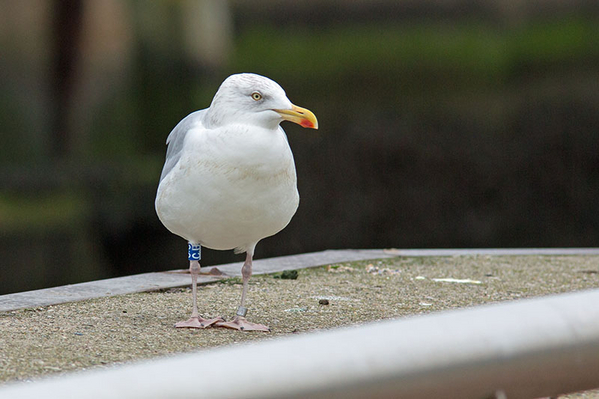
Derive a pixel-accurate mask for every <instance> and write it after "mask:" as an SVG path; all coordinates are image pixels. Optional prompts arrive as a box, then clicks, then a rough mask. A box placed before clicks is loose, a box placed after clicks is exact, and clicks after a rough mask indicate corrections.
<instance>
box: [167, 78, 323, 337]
mask: <svg viewBox="0 0 599 399" xmlns="http://www.w3.org/2000/svg"><path fill="white" fill-rule="evenodd" d="M283 120H289V121H292V122H295V123H299V124H301V125H302V126H304V127H311V128H317V121H316V117H315V116H314V114H312V113H311V112H310V111H308V110H306V109H304V108H300V107H297V106H295V105H293V104H292V103H291V102H290V101H289V99H287V97H286V95H285V92H284V91H283V89H282V88H281V87H280V86H279V85H278V84H277V83H275V82H273V81H272V80H270V79H268V78H265V77H263V76H259V75H255V74H237V75H232V76H230V77H228V78H227V79H226V80H225V81H224V82H223V83H222V85H221V87H220V88H219V90H218V92H217V93H216V95H215V96H214V99H213V100H212V103H211V105H210V108H207V109H203V110H201V111H196V112H193V113H192V114H190V115H188V116H187V117H186V118H184V119H183V120H182V121H181V122H179V124H177V126H176V127H175V128H174V129H173V131H172V132H171V133H170V135H169V136H168V139H167V144H168V149H167V154H166V161H165V164H164V168H163V171H162V175H161V177H160V184H159V186H158V192H157V195H156V212H157V214H158V217H159V218H160V220H161V221H162V223H163V224H164V225H165V226H166V227H167V228H168V229H169V230H170V231H171V232H173V233H174V234H177V235H179V236H181V237H183V238H185V239H186V240H187V241H189V242H190V243H192V244H201V245H203V246H205V247H208V248H212V249H219V250H226V249H235V250H236V252H247V257H246V262H245V264H244V267H243V270H242V272H243V275H244V291H243V294H242V304H241V306H240V309H241V310H239V311H238V315H237V317H236V319H235V320H234V322H235V321H237V322H238V323H237V324H236V325H235V326H233V325H223V324H231V323H222V322H219V321H218V320H216V321H212V320H204V319H202V320H204V322H208V321H212V323H210V324H215V323H216V324H217V325H223V326H225V327H231V328H238V327H236V326H237V325H238V324H240V322H241V324H244V323H245V324H244V325H241V329H252V328H251V327H252V326H251V324H253V323H249V322H247V321H245V318H244V317H243V316H245V311H246V310H244V309H245V308H244V299H245V292H246V291H247V280H249V275H251V261H252V256H253V251H254V248H255V246H256V244H257V243H258V241H260V240H261V239H263V238H265V237H268V236H271V235H273V234H276V233H277V232H279V231H281V230H282V229H283V228H284V227H285V226H287V224H288V223H289V221H290V220H291V218H292V216H293V215H294V214H295V211H296V210H297V207H298V204H299V194H298V191H297V179H296V172H295V164H294V160H293V154H292V153H291V149H290V147H289V143H288V141H287V136H286V135H285V132H284V131H283V129H282V128H281V127H280V126H279V123H280V122H281V121H283ZM194 269H197V270H194ZM190 270H191V272H192V277H196V278H197V273H196V272H199V264H198V265H194V264H193V261H192V262H191V263H190ZM246 274H247V275H248V276H247V278H246ZM194 305H195V278H194ZM194 308H195V306H194ZM194 311H195V309H194ZM196 313H197V312H196ZM196 316H197V314H196V315H194V314H192V319H190V320H189V321H188V322H183V323H178V326H179V327H198V325H197V323H195V322H193V319H194V317H196ZM200 319H201V318H200ZM240 319H242V320H240ZM213 320H214V319H213ZM190 323H191V324H193V325H188V324H190ZM199 326H200V327H205V326H206V323H202V322H201V320H200V323H199ZM254 326H260V325H254ZM261 327H265V326H261ZM256 329H260V328H256Z"/></svg>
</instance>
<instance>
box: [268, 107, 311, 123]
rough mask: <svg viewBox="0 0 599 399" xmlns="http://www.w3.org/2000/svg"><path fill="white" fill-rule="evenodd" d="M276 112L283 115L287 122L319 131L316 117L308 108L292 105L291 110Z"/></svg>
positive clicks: (278, 110)
mask: <svg viewBox="0 0 599 399" xmlns="http://www.w3.org/2000/svg"><path fill="white" fill-rule="evenodd" d="M274 111H275V112H277V113H278V114H279V115H281V118H283V120H285V121H289V122H293V123H297V124H298V125H301V126H303V127H308V128H311V129H318V120H317V119H316V115H314V114H313V113H312V111H310V110H307V109H306V108H302V107H298V106H297V105H291V109H275V110H274Z"/></svg>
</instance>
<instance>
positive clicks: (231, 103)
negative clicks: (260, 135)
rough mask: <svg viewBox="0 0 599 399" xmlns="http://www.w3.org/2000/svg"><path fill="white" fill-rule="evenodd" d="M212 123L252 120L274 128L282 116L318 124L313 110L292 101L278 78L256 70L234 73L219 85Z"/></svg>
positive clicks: (211, 112)
mask: <svg viewBox="0 0 599 399" xmlns="http://www.w3.org/2000/svg"><path fill="white" fill-rule="evenodd" d="M206 117H207V121H206V122H207V124H208V125H209V126H224V125H228V124H231V123H240V122H241V123H244V124H253V125H256V126H261V127H265V128H269V129H275V128H276V127H277V126H278V125H279V123H281V122H282V121H283V120H288V121H291V122H294V123H298V124H300V125H302V126H304V127H310V128H313V129H317V128H318V122H317V120H316V117H315V116H314V114H313V113H312V112H310V111H308V110H307V109H305V108H300V107H298V106H295V105H293V104H292V103H291V101H289V99H288V98H287V95H286V94H285V91H284V90H283V88H282V87H281V86H279V85H278V84H277V83H276V82H274V81H272V80H270V79H268V78H266V77H264V76H260V75H256V74H253V73H240V74H236V75H231V76H229V77H228V78H227V79H225V81H224V82H223V83H222V84H221V85H220V88H219V89H218V91H217V92H216V94H215V95H214V99H213V100H212V104H211V105H210V109H209V111H208V113H207V115H206Z"/></svg>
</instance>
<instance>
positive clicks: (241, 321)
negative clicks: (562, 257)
mask: <svg viewBox="0 0 599 399" xmlns="http://www.w3.org/2000/svg"><path fill="white" fill-rule="evenodd" d="M253 255H254V251H253V249H252V250H248V251H247V253H246V257H245V263H244V264H243V267H242V268H241V276H242V277H243V290H242V291H241V304H240V306H239V308H238V309H237V315H236V316H235V318H234V319H233V321H229V322H224V321H223V322H217V323H216V324H215V326H216V327H225V328H232V329H234V330H241V331H264V332H269V331H270V328H269V327H267V326H265V325H263V324H256V323H251V322H249V321H247V320H246V318H245V315H246V314H247V308H246V307H245V297H246V295H247V292H248V282H249V281H250V277H252V257H253Z"/></svg>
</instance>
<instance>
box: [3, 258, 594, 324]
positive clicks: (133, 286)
mask: <svg viewBox="0 0 599 399" xmlns="http://www.w3.org/2000/svg"><path fill="white" fill-rule="evenodd" d="M472 255H492V256H514V255H541V256H549V255H599V248H506V249H485V248H482V249H385V250H383V249H358V250H356V249H344V250H327V251H322V252H313V253H307V254H300V255H290V256H280V257H275V258H269V259H258V260H255V261H254V273H255V274H267V273H275V272H279V271H284V270H293V269H303V268H308V267H316V266H322V265H327V264H331V263H339V262H351V261H357V260H367V259H380V258H388V257H394V256H406V257H410V256H413V257H417V256H472ZM218 268H219V269H220V270H221V271H223V272H225V273H226V274H227V275H228V276H240V275H241V262H239V263H229V264H225V265H219V266H218ZM206 269H207V270H210V267H208V268H206ZM218 279H219V277H210V276H200V278H199V279H198V283H200V284H207V283H210V282H213V281H215V280H218ZM190 283H191V282H190V278H189V274H187V273H186V271H185V270H174V271H171V272H161V273H144V274H137V275H133V276H126V277H117V278H111V279H105V280H98V281H91V282H87V283H79V284H71V285H65V286H61V287H54V288H46V289H41V290H35V291H27V292H19V293H15V294H8V295H2V296H0V312H6V311H10V310H16V309H23V308H32V307H40V306H49V305H56V304H59V303H65V302H75V301H81V300H86V299H92V298H100V297H106V296H112V295H123V294H130V293H134V292H143V291H151V290H159V289H168V288H175V287H185V286H188V285H190Z"/></svg>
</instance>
